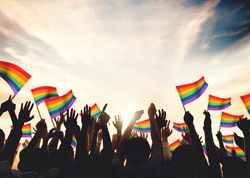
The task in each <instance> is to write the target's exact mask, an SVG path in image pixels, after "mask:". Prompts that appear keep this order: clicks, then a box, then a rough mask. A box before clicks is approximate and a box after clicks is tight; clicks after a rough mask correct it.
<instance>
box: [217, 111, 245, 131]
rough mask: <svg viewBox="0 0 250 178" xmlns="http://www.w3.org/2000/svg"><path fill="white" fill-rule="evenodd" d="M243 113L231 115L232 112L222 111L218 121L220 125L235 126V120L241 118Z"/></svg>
mask: <svg viewBox="0 0 250 178" xmlns="http://www.w3.org/2000/svg"><path fill="white" fill-rule="evenodd" d="M243 116H244V115H232V114H228V113H225V112H222V114H221V121H220V126H221V127H227V128H230V127H235V126H237V121H238V120H239V118H240V117H241V118H243Z"/></svg>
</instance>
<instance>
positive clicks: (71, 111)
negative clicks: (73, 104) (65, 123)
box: [70, 108, 73, 117]
mask: <svg viewBox="0 0 250 178" xmlns="http://www.w3.org/2000/svg"><path fill="white" fill-rule="evenodd" d="M70 117H73V109H72V108H71V110H70Z"/></svg>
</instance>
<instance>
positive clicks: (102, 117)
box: [99, 112, 110, 124]
mask: <svg viewBox="0 0 250 178" xmlns="http://www.w3.org/2000/svg"><path fill="white" fill-rule="evenodd" d="M99 119H100V121H101V124H107V123H108V121H109V119H110V116H109V115H108V114H107V113H106V112H103V113H102V114H101V115H100V117H99Z"/></svg>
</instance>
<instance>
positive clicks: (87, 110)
mask: <svg viewBox="0 0 250 178" xmlns="http://www.w3.org/2000/svg"><path fill="white" fill-rule="evenodd" d="M83 112H84V113H83ZM83 112H82V110H81V120H82V125H84V126H86V127H88V126H89V125H91V124H92V122H93V120H92V118H91V107H88V105H86V106H85V107H84V109H83Z"/></svg>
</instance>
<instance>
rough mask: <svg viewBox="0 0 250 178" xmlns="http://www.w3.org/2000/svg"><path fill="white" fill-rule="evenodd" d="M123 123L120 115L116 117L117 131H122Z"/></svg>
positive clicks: (114, 123)
mask: <svg viewBox="0 0 250 178" xmlns="http://www.w3.org/2000/svg"><path fill="white" fill-rule="evenodd" d="M122 122H123V120H122V119H121V116H120V115H118V116H117V118H116V116H115V122H114V121H113V125H114V126H115V128H116V130H118V131H121V130H122Z"/></svg>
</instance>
